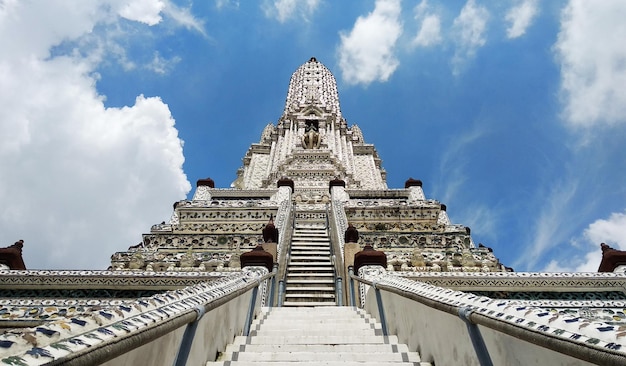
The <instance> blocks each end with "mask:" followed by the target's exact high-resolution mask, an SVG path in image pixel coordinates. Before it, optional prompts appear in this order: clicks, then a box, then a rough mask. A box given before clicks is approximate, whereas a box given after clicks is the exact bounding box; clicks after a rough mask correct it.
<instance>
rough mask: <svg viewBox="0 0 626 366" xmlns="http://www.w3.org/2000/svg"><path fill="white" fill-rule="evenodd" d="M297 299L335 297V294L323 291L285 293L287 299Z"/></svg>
mask: <svg viewBox="0 0 626 366" xmlns="http://www.w3.org/2000/svg"><path fill="white" fill-rule="evenodd" d="M296 299H307V300H312V299H320V300H321V299H335V294H334V293H332V294H321V293H315V292H312V293H306V294H292V293H286V294H285V300H291V301H295V300H296Z"/></svg>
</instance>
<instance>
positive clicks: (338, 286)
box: [326, 203, 344, 306]
mask: <svg viewBox="0 0 626 366" xmlns="http://www.w3.org/2000/svg"><path fill="white" fill-rule="evenodd" d="M333 223H334V220H330V209H329V204H328V203H327V204H326V235H328V240H329V241H330V258H331V260H332V262H333V267H334V269H335V271H334V272H335V299H336V301H337V305H338V306H343V302H344V298H343V297H344V291H343V286H344V285H343V276H342V274H343V261H342V258H343V255H336V253H341V248H340V247H339V245H338V238H337V230H335V228H334V225H333Z"/></svg>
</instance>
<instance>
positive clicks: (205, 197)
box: [192, 178, 215, 201]
mask: <svg viewBox="0 0 626 366" xmlns="http://www.w3.org/2000/svg"><path fill="white" fill-rule="evenodd" d="M213 188H215V182H214V181H213V179H211V178H205V179H198V181H197V182H196V191H195V192H194V194H193V198H192V200H194V201H209V200H210V199H211V189H213Z"/></svg>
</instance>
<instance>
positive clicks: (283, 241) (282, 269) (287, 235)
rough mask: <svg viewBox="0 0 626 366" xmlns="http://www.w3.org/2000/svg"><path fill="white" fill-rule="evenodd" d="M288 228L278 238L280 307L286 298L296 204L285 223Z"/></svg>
mask: <svg viewBox="0 0 626 366" xmlns="http://www.w3.org/2000/svg"><path fill="white" fill-rule="evenodd" d="M285 225H286V227H287V228H290V229H288V230H285V231H284V235H283V236H282V237H281V238H278V240H279V241H280V246H279V248H280V253H279V255H278V258H279V263H278V272H277V278H278V294H277V298H278V302H277V305H276V306H278V307H281V306H283V301H284V300H285V282H286V280H287V279H286V277H287V263H289V257H290V254H289V253H290V252H291V239H292V237H293V232H294V230H295V228H296V204H295V203H292V204H291V210H290V213H289V216H288V222H286V223H285Z"/></svg>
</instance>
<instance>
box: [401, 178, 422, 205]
mask: <svg viewBox="0 0 626 366" xmlns="http://www.w3.org/2000/svg"><path fill="white" fill-rule="evenodd" d="M404 188H405V189H408V190H409V200H412V201H423V200H425V199H426V196H424V190H423V189H422V181H421V180H419V179H413V178H409V179H408V180H407V181H406V182H404Z"/></svg>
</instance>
